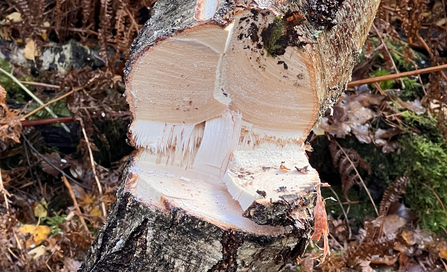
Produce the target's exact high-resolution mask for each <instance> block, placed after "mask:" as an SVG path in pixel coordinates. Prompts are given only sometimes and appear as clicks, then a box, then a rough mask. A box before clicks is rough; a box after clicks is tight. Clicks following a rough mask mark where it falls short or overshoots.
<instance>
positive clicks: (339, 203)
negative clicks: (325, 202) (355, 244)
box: [329, 187, 352, 239]
mask: <svg viewBox="0 0 447 272" xmlns="http://www.w3.org/2000/svg"><path fill="white" fill-rule="evenodd" d="M329 189H331V191H332V193H333V194H334V195H335V197H336V198H337V201H338V205H340V208H341V210H342V211H343V214H344V216H345V219H346V226H347V227H348V231H349V237H348V239H351V234H352V233H351V226H349V218H348V215H347V214H346V211H345V208H344V207H343V205H342V203H341V201H340V198H339V197H338V195H337V193H336V192H335V191H334V189H332V187H329Z"/></svg>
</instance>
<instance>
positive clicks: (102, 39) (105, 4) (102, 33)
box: [98, 0, 113, 66]
mask: <svg viewBox="0 0 447 272" xmlns="http://www.w3.org/2000/svg"><path fill="white" fill-rule="evenodd" d="M112 18H113V7H112V0H101V10H100V15H99V20H100V23H99V30H98V32H99V36H98V39H99V41H98V42H99V48H100V50H99V52H100V54H101V56H102V57H103V61H104V63H105V64H106V66H108V65H109V55H108V52H107V51H108V46H109V41H110V40H113V37H112V31H111V28H110V26H111V24H112Z"/></svg>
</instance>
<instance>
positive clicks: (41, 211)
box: [34, 198, 48, 218]
mask: <svg viewBox="0 0 447 272" xmlns="http://www.w3.org/2000/svg"><path fill="white" fill-rule="evenodd" d="M40 202H42V204H41V203H38V202H36V206H35V207H34V216H35V217H38V218H41V217H46V216H48V210H47V207H48V203H47V201H46V200H45V198H42V200H41V201H40Z"/></svg>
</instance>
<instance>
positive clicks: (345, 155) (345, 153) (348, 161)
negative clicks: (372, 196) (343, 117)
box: [329, 140, 371, 201]
mask: <svg viewBox="0 0 447 272" xmlns="http://www.w3.org/2000/svg"><path fill="white" fill-rule="evenodd" d="M329 150H330V152H331V156H332V163H333V164H334V167H335V168H337V169H338V172H339V173H340V176H341V182H342V189H343V194H344V196H345V198H346V200H348V201H350V200H349V198H348V191H349V189H350V188H351V187H352V186H354V185H356V184H357V185H361V181H360V176H359V175H358V174H357V172H356V169H354V168H358V167H360V168H362V169H364V170H365V171H368V172H370V171H371V168H370V165H369V164H368V163H367V162H366V161H365V160H363V159H362V157H360V155H359V153H357V151H355V150H354V149H352V148H348V149H344V150H341V148H340V147H339V145H338V143H337V142H336V141H335V140H332V141H331V143H330V144H329Z"/></svg>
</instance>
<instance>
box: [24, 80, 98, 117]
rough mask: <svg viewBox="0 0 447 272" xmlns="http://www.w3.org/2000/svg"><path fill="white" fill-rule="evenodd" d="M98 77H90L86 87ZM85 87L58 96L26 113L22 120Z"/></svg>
mask: <svg viewBox="0 0 447 272" xmlns="http://www.w3.org/2000/svg"><path fill="white" fill-rule="evenodd" d="M98 76H99V75H98V74H96V75H95V76H94V77H92V78H91V79H90V80H89V81H88V82H87V84H86V86H88V85H90V84H91V83H92V82H93V80H95V79H96V78H98ZM86 86H85V87H86ZM85 87H77V88H74V89H73V90H71V91H69V92H68V93H66V94H64V95H61V96H59V97H58V98H55V99H53V100H51V101H49V102H47V103H46V104H44V105H41V106H40V107H38V108H37V109H35V110H33V111H32V112H30V113H28V114H27V115H25V116H24V117H23V119H26V118H28V117H30V116H31V115H33V114H34V113H36V112H38V111H40V110H41V109H43V108H46V107H47V106H48V105H51V104H53V103H54V102H56V101H59V100H61V99H62V98H64V97H67V96H69V95H70V94H72V93H74V92H77V91H79V90H82V89H84V88H85Z"/></svg>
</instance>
